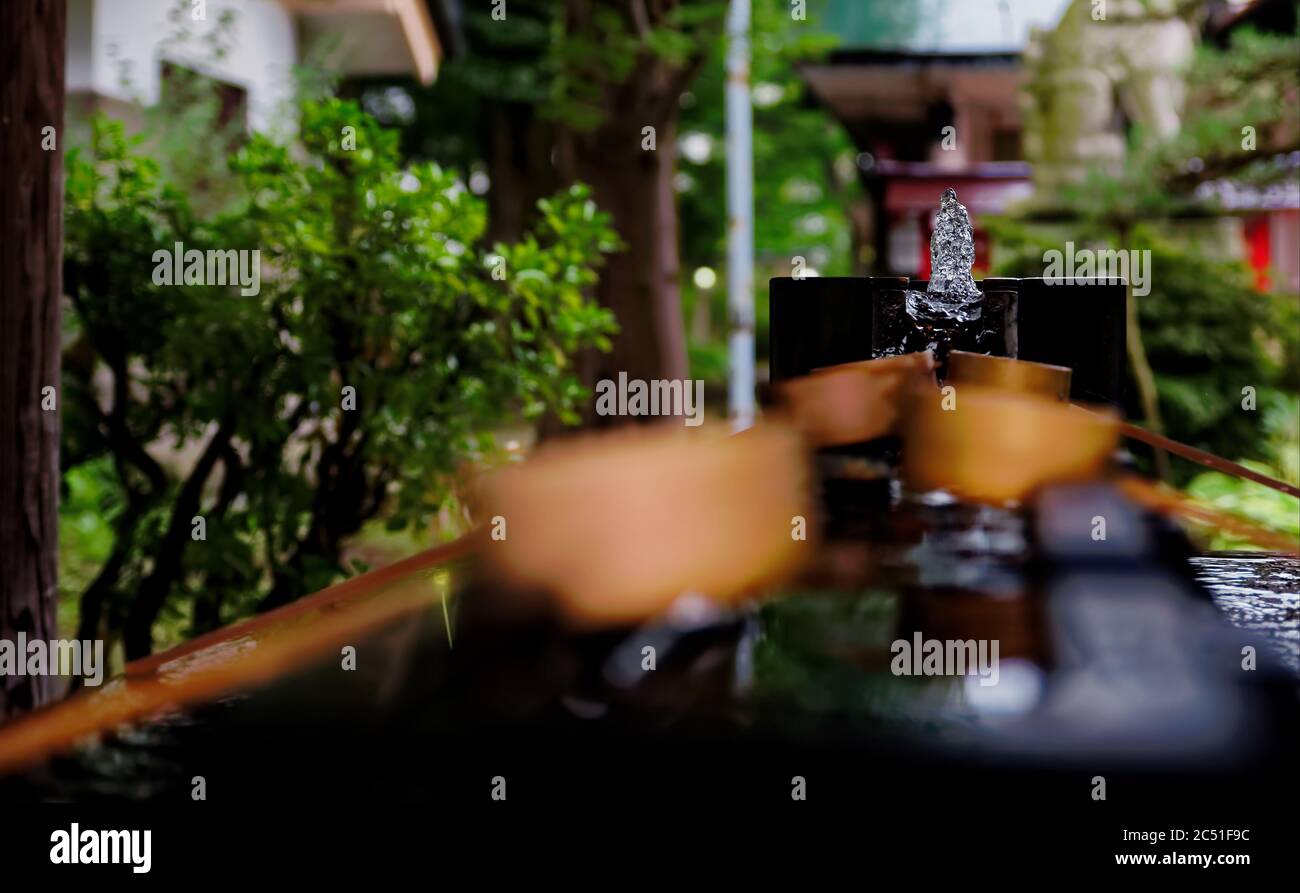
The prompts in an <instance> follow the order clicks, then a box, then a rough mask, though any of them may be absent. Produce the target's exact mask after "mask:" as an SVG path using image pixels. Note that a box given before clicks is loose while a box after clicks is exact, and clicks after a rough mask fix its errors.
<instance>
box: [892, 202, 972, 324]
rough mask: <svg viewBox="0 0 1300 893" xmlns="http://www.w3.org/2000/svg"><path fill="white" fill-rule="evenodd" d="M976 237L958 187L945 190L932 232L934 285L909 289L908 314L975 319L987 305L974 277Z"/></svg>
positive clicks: (925, 319) (921, 318)
mask: <svg viewBox="0 0 1300 893" xmlns="http://www.w3.org/2000/svg"><path fill="white" fill-rule="evenodd" d="M974 265H975V237H974V230H973V229H972V227H971V222H970V214H968V213H967V211H966V206H965V205H963V204H962V203H961V202H959V201H957V191H956V190H955V189H952V188H948V189H945V190H944V191H943V197H942V198H941V199H940V200H939V215H938V217H937V218H936V220H935V224H934V234H933V235H932V236H930V287H929V288H928V289H927V290H926V291H923V292H920V291H910V290H909V291H908V292H907V314H908V316H910V317H912V319H914V320H916V321H917V322H918V323H926V324H930V325H934V324H936V323H938V324H940V325H943V324H944V323H945V322H947V321H955V322H959V323H964V322H974V321H975V320H977V319H979V318H980V313H981V311H982V309H983V304H982V300H981V295H980V290H979V289H978V288H977V287H976V285H975V280H974V279H973V278H972V277H971V267H973V266H974Z"/></svg>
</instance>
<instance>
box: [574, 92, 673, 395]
mask: <svg viewBox="0 0 1300 893" xmlns="http://www.w3.org/2000/svg"><path fill="white" fill-rule="evenodd" d="M672 106H673V109H674V113H673V114H672V116H671V117H668V116H665V117H662V118H659V119H657V120H647V119H646V118H645V117H642V116H640V115H637V114H636V108H635V105H632V106H631V107H630V108H628V109H627V110H623V109H620V108H617V107H616V108H613V109H610V116H609V119H608V120H607V121H606V123H605V124H604V125H602V126H601V128H600V129H599V130H598V131H596V132H595V133H593V134H588V135H581V136H578V137H576V138H575V141H574V177H575V179H577V180H581V181H582V182H584V183H587V184H589V185H590V186H591V188H592V192H593V198H594V199H595V201H596V204H597V206H598V207H600V208H601V209H602V210H604V211H607V212H609V213H610V215H611V216H612V218H613V224H614V229H616V230H617V231H618V234H619V236H620V237H621V238H622V240H623V242H624V245H625V247H624V249H623V250H622V251H620V252H618V253H617V254H615V255H613V256H611V257H610V258H609V259H608V260H607V262H606V265H605V268H604V269H603V270H602V271H601V276H600V285H599V286H598V287H597V290H596V296H597V299H598V300H599V301H600V303H601V305H602V306H604V307H608V308H609V309H610V310H612V311H613V312H614V317H615V319H617V321H618V326H619V331H618V334H617V335H615V336H614V338H613V350H611V351H610V352H609V353H608V354H600V355H599V356H598V357H597V358H596V360H595V362H594V364H592V368H591V369H590V375H591V376H592V380H591V381H587V382H584V383H585V384H587V385H592V384H594V382H595V381H598V380H600V379H602V378H617V377H618V373H619V372H626V373H627V376H628V378H629V379H638V378H639V379H645V380H649V379H655V378H685V377H686V374H687V370H686V340H685V335H684V332H683V326H682V306H681V289H680V284H679V282H678V277H679V275H680V272H681V268H680V261H679V258H678V246H677V201H676V194H675V192H674V190H673V174H674V171H675V164H674V161H675V159H674V156H675V154H676V112H675V109H676V102H673V104H672ZM646 125H650V126H653V127H655V130H656V148H655V149H654V150H653V151H651V150H644V149H642V148H641V141H642V136H641V130H642V127H644V126H646Z"/></svg>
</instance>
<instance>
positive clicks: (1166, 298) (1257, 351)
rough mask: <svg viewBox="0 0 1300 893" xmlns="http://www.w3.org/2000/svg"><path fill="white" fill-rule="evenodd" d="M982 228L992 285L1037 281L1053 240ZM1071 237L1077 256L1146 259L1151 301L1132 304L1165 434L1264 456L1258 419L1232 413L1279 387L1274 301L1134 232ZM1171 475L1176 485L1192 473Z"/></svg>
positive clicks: (1232, 274)
mask: <svg viewBox="0 0 1300 893" xmlns="http://www.w3.org/2000/svg"><path fill="white" fill-rule="evenodd" d="M985 223H986V225H988V226H989V228H990V232H991V233H992V234H993V237H994V239H995V241H996V242H997V245H998V261H997V265H996V266H997V274H998V275H1005V276H1041V275H1042V272H1043V256H1044V252H1045V251H1047V250H1049V249H1056V250H1058V251H1059V250H1060V248H1061V242H1060V240H1059V238H1058V237H1057V236H1056V235H1049V234H1048V233H1049V231H1047V230H1044V229H1040V228H1036V227H1034V226H1032V225H1027V224H1024V223H1021V222H1012V221H1008V220H1005V219H1002V220H993V219H986V221H985ZM1053 232H1054V231H1053ZM1071 232H1072V233H1074V234H1075V237H1076V240H1077V242H1078V244H1080V245H1081V246H1083V245H1089V246H1092V245H1099V246H1105V247H1114V248H1118V247H1123V248H1131V249H1135V250H1138V251H1146V250H1149V251H1150V252H1151V267H1150V271H1151V272H1150V279H1151V292H1150V294H1148V295H1145V296H1142V297H1139V298H1137V299H1136V300H1137V307H1138V318H1139V322H1140V324H1141V327H1142V332H1143V337H1144V341H1145V346H1146V351H1147V358H1148V360H1149V362H1150V364H1151V367H1152V368H1153V369H1154V370H1155V372H1156V387H1157V391H1158V394H1159V399H1160V413H1161V417H1162V419H1163V421H1164V424H1165V433H1166V434H1168V435H1169V436H1170V437H1173V438H1174V439H1176V440H1181V441H1183V442H1185V443H1190V444H1194V445H1196V446H1199V447H1201V448H1202V449H1207V450H1210V451H1211V452H1215V453H1218V454H1220V455H1226V456H1233V457H1236V456H1243V455H1245V456H1249V457H1258V456H1262V455H1264V452H1263V451H1264V440H1265V433H1264V431H1263V429H1262V428H1261V426H1260V423H1259V422H1260V419H1259V416H1258V414H1256V413H1254V412H1249V411H1245V410H1243V409H1242V407H1241V400H1242V388H1244V387H1248V386H1249V387H1253V388H1255V389H1256V392H1257V393H1267V392H1269V391H1270V390H1273V389H1277V388H1279V387H1283V386H1284V385H1285V378H1284V375H1285V367H1283V366H1281V365H1280V364H1279V363H1278V362H1277V361H1276V360H1275V359H1273V356H1274V355H1279V354H1284V353H1285V351H1286V350H1287V348H1282V349H1281V350H1280V351H1279V350H1276V349H1270V342H1273V341H1274V340H1275V339H1276V338H1277V336H1278V327H1279V325H1281V324H1282V320H1281V319H1280V315H1279V312H1278V307H1279V306H1280V305H1281V301H1280V299H1276V298H1274V297H1272V296H1268V295H1260V294H1259V293H1257V292H1256V291H1255V290H1254V288H1253V287H1252V284H1251V277H1250V271H1249V270H1248V269H1246V267H1245V266H1244V265H1242V264H1238V263H1223V262H1218V261H1214V260H1211V259H1209V258H1207V257H1205V256H1204V255H1203V254H1201V253H1199V252H1196V251H1193V250H1187V249H1185V248H1183V247H1181V246H1178V245H1175V244H1173V243H1172V242H1171V241H1169V240H1168V239H1167V238H1163V237H1161V236H1160V235H1159V234H1158V232H1157V229H1156V227H1155V226H1146V225H1143V226H1138V227H1136V228H1135V229H1134V230H1133V232H1132V235H1131V237H1130V239H1129V240H1128V241H1126V242H1125V243H1124V244H1123V245H1122V246H1121V245H1119V244H1118V243H1117V241H1116V239H1115V236H1114V235H1113V234H1112V233H1109V232H1108V231H1107V230H1106V229H1105V228H1104V227H1097V226H1093V227H1088V226H1086V225H1085V226H1083V227H1080V228H1076V229H1072V230H1071ZM1274 346H1275V347H1276V345H1275V344H1274ZM1127 394H1128V401H1129V405H1128V406H1127V407H1126V409H1127V412H1128V414H1129V416H1130V417H1131V418H1141V417H1142V412H1141V407H1140V406H1139V405H1138V402H1137V387H1136V384H1135V383H1134V382H1133V381H1132V380H1131V377H1130V381H1129V382H1128V387H1127ZM1176 470H1177V471H1178V474H1179V477H1180V479H1183V480H1185V479H1186V478H1187V477H1188V476H1189V475H1190V474H1191V473H1192V472H1193V471H1194V470H1195V468H1194V467H1184V466H1182V465H1181V464H1180V465H1179V466H1177V468H1176Z"/></svg>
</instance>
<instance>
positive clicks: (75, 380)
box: [65, 99, 617, 628]
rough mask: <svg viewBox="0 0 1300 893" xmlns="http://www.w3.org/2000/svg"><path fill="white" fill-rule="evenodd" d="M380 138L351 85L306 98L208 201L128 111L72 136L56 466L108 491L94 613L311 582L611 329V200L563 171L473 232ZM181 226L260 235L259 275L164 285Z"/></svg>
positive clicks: (224, 607)
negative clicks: (606, 305) (114, 567)
mask: <svg viewBox="0 0 1300 893" xmlns="http://www.w3.org/2000/svg"><path fill="white" fill-rule="evenodd" d="M345 134H346V135H347V138H348V146H351V137H352V136H353V135H355V149H352V148H345V145H344V142H345ZM397 142H398V138H397V135H396V134H395V133H394V132H392V131H389V130H385V129H384V128H382V127H381V126H380V125H379V124H378V123H377V122H376V121H375V120H374V119H373V118H372V117H370V116H369V115H367V114H365V113H363V112H362V111H361V110H360V109H359V108H358V107H357V106H356V105H355V104H353V103H350V102H343V101H339V100H333V99H331V100H326V101H321V102H308V103H305V104H304V105H303V107H302V109H301V112H300V139H299V141H298V142H297V143H294V144H284V143H278V142H276V141H274V140H272V139H269V138H267V137H265V136H261V135H254V136H252V137H251V138H249V139H248V141H247V143H246V144H245V145H244V146H243V148H242V149H241V150H240V151H239V152H238V153H237V154H236V155H235V156H234V157H233V158H232V159H231V160H230V175H229V176H230V177H231V178H232V183H231V184H227V185H230V187H231V190H232V193H233V194H234V195H236V196H237V199H236V200H235V201H234V202H233V204H231V205H230V208H229V210H227V211H223V212H218V213H210V214H200V213H197V212H196V211H195V210H194V209H193V208H192V206H191V202H190V201H189V199H188V197H187V196H186V195H185V194H183V193H181V192H180V191H178V190H176V189H173V188H172V187H171V186H170V185H169V183H168V181H167V180H166V179H165V177H164V175H163V170H162V168H161V167H160V165H159V164H158V163H157V162H155V161H153V160H151V159H149V158H147V157H145V156H144V155H143V154H141V152H140V151H139V140H134V141H128V140H127V138H126V137H125V136H124V133H123V129H122V127H121V125H119V124H115V123H112V122H109V121H107V120H103V119H101V120H98V121H96V122H95V127H94V138H93V143H92V145H91V146H90V147H89V150H88V151H86V150H82V151H73V152H70V153H69V156H68V160H67V203H66V207H67V223H66V262H65V280H66V283H67V287H68V292H69V295H70V297H71V299H72V305H73V311H74V312H73V320H72V325H71V330H72V335H73V337H74V338H75V339H76V343H75V345H74V347H73V348H72V349H70V351H69V354H70V356H71V357H73V358H75V359H74V361H71V362H68V363H67V364H66V369H65V374H66V380H65V393H66V394H67V395H68V398H67V400H66V402H65V405H66V407H67V418H68V421H67V429H68V435H69V437H68V444H67V450H66V454H65V461H66V463H67V465H68V466H70V468H69V471H68V476H69V478H68V480H69V485H70V486H71V485H74V484H77V482H78V481H79V480H80V477H79V476H80V475H82V474H84V473H88V471H87V469H90V468H94V469H97V470H98V471H99V473H101V474H103V473H105V471H106V469H111V476H110V481H109V482H108V483H107V484H106V485H105V486H106V488H107V490H108V491H115V490H116V491H120V492H121V493H122V503H123V505H124V506H125V507H124V508H123V509H122V511H121V513H120V515H119V516H118V517H117V519H116V523H115V525H114V526H115V529H114V546H113V547H114V549H123V550H124V551H125V553H126V554H125V560H124V561H123V563H122V567H121V569H120V571H118V573H117V575H116V578H115V579H114V580H113V581H112V584H113V585H112V587H111V588H112V603H113V607H112V610H110V611H109V614H108V616H107V620H106V622H107V623H108V625H109V627H110V628H120V627H121V625H122V623H124V622H125V623H127V624H128V625H129V624H130V623H131V622H133V621H132V620H131V619H130V618H132V617H138V616H139V615H140V613H141V611H142V610H143V611H144V619H145V620H149V619H150V618H149V614H150V611H149V610H147V609H141V608H140V606H139V604H137V603H136V602H138V600H139V596H138V594H137V593H138V592H139V591H144V589H147V588H150V587H157V586H161V587H162V591H163V592H164V594H166V595H167V598H166V600H165V604H164V606H163V609H162V610H160V612H159V614H160V615H161V616H166V614H167V613H168V612H169V611H172V612H173V613H175V611H181V612H182V613H184V612H186V611H187V610H188V609H187V607H186V604H187V603H188V602H189V601H194V602H195V608H196V613H195V623H196V625H198V624H199V623H200V622H203V623H207V624H213V623H215V622H216V620H220V619H227V617H228V615H229V614H237V613H241V612H243V611H247V610H250V609H251V608H252V607H253V606H254V605H255V604H256V603H257V602H258V600H259V599H260V598H262V597H264V596H268V593H269V599H270V601H269V602H267V603H276V602H279V601H284V600H287V599H289V598H292V597H294V596H296V595H299V594H301V593H303V592H307V591H312V590H314V589H317V588H320V587H322V586H324V585H327V584H328V583H329V582H331V581H332V580H334V579H336V578H337V577H338V576H339V575H340V574H342V573H344V571H343V569H342V567H341V566H340V544H341V542H342V540H343V539H344V538H346V537H347V536H350V535H352V534H354V533H355V532H356V531H357V530H359V529H360V528H361V526H362V525H363V524H364V523H365V522H366V521H367V520H368V519H370V518H372V517H375V516H376V515H378V514H379V513H380V512H381V511H382V512H384V513H385V514H386V515H387V516H388V517H389V518H390V520H391V521H392V523H393V525H394V526H397V527H402V526H414V527H421V526H424V525H427V524H429V523H430V521H431V519H432V517H433V516H434V514H435V513H436V512H437V511H438V510H439V509H440V507H441V506H443V505H444V503H445V502H446V501H447V499H448V498H449V496H450V494H451V489H450V476H451V475H452V474H453V473H455V472H456V471H457V470H458V469H459V468H460V467H461V466H462V465H463V463H465V462H467V461H474V460H476V459H477V458H479V457H481V456H482V455H483V454H484V452H485V451H486V450H488V449H490V447H491V438H490V436H488V434H487V433H486V432H488V431H489V430H490V429H491V428H492V427H493V426H495V425H498V424H500V423H502V422H503V421H505V420H508V419H510V418H513V417H514V416H515V415H516V414H522V415H524V416H525V417H534V416H537V415H539V414H540V413H542V412H543V411H546V410H548V409H549V410H554V411H556V412H557V413H559V414H560V415H561V417H566V418H572V417H573V408H574V406H575V403H576V401H577V400H579V399H580V397H581V396H582V394H581V390H580V388H579V387H578V385H577V382H576V378H575V376H574V373H573V368H572V365H571V361H570V359H569V358H570V357H572V356H574V355H576V354H577V353H578V352H579V351H580V350H581V349H583V348H585V347H589V346H603V345H605V344H607V341H606V338H607V336H608V334H609V333H610V332H611V331H612V328H613V326H612V320H611V319H610V316H609V314H608V313H607V312H606V311H604V310H601V309H600V308H598V307H596V306H595V305H594V304H593V303H592V302H590V301H588V300H587V299H586V298H585V297H584V292H585V290H586V289H588V288H589V287H590V286H591V285H592V284H593V283H594V282H595V281H596V278H597V269H598V268H599V266H600V263H601V259H602V256H603V254H604V253H606V252H608V251H610V250H612V249H613V248H614V247H616V245H617V239H616V237H615V235H614V234H613V232H612V231H611V230H610V229H609V226H608V222H607V219H606V217H605V216H604V215H603V214H601V213H600V212H598V211H597V209H596V208H595V206H594V205H593V203H592V202H591V200H590V198H589V197H588V193H587V191H586V189H585V188H583V187H581V186H575V187H573V188H572V189H570V190H568V191H566V192H564V193H562V194H560V195H557V196H555V197H553V198H551V199H549V200H546V201H544V202H542V203H541V205H540V208H539V216H538V222H537V224H536V225H535V226H534V228H533V229H532V230H531V231H530V232H529V233H528V234H527V235H526V236H525V237H524V238H522V239H520V240H519V241H517V242H515V243H513V244H508V245H505V244H500V245H494V246H491V248H488V247H487V246H485V245H483V244H482V240H483V233H484V228H485V216H486V211H485V208H484V206H483V203H482V201H481V200H479V199H478V198H476V197H475V196H473V195H472V194H471V193H470V192H469V191H468V190H466V189H465V188H464V187H463V186H462V185H461V183H460V182H459V180H458V179H457V178H456V176H455V175H454V174H453V173H451V172H448V171H445V170H443V169H441V168H440V167H438V166H437V165H435V164H421V165H414V166H405V165H403V164H402V163H401V162H400V160H399V155H398V145H397ZM178 241H179V242H183V243H184V244H185V247H186V248H187V249H199V250H205V249H220V250H229V249H234V250H254V249H255V250H258V251H259V252H260V260H261V283H260V291H259V292H258V293H257V294H256V295H250V296H244V295H241V294H240V292H239V288H238V286H226V285H213V284H207V285H189V286H186V287H180V288H178V287H173V286H167V285H159V284H156V282H155V280H154V277H153V276H151V271H153V270H154V267H155V263H154V261H153V260H152V258H153V255H154V252H155V251H157V250H159V249H163V250H166V251H170V250H171V248H172V245H173V243H174V242H178ZM494 272H496V273H497V274H498V275H496V276H494ZM501 273H504V274H505V275H504V277H501V275H500V274H501ZM345 388H352V389H355V392H354V393H355V406H356V409H355V410H347V409H344V408H343V402H342V401H343V399H344V396H345V392H344V389H345ZM348 393H349V394H350V393H353V392H348ZM146 447H148V451H147V452H146V449H145V448H146ZM169 448H170V449H173V450H180V451H181V455H175V456H171V457H169V458H168V460H166V461H160V460H158V459H155V458H154V456H153V455H151V454H158V453H161V452H165V451H166V450H168V449H169ZM87 463H89V464H87ZM187 494H188V496H187ZM196 494H197V495H196ZM187 498H190V499H197V504H196V505H195V506H194V511H193V512H192V514H195V515H203V516H204V517H205V518H206V520H207V539H206V541H205V542H203V543H199V544H196V543H192V542H191V541H190V535H189V533H190V520H191V511H190V508H189V504H188V503H187V502H186V500H187ZM178 547H179V549H180V550H181V554H182V560H181V561H180V562H179V566H178V567H176V568H175V570H174V572H173V573H171V574H170V577H169V578H168V579H162V580H159V579H158V575H159V574H161V573H164V569H166V568H167V567H168V560H167V559H168V557H169V556H171V555H173V554H175V550H176V549H177V548H178ZM100 551H101V552H102V548H101V549H100ZM200 609H201V610H200ZM223 612H224V613H223ZM199 617H204V618H206V619H204V620H202V621H200V620H199ZM124 618H126V619H125V620H124Z"/></svg>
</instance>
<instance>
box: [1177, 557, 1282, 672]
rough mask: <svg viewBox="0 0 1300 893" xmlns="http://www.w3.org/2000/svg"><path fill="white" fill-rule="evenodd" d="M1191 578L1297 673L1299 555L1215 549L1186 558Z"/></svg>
mask: <svg viewBox="0 0 1300 893" xmlns="http://www.w3.org/2000/svg"><path fill="white" fill-rule="evenodd" d="M1192 567H1193V568H1194V569H1195V571H1196V579H1197V580H1198V581H1199V582H1200V583H1201V585H1203V586H1205V588H1207V589H1208V590H1210V593H1211V594H1212V595H1213V597H1214V603H1215V605H1216V606H1217V607H1218V608H1219V610H1220V611H1222V612H1223V614H1224V616H1226V617H1227V618H1228V620H1229V621H1230V622H1231V623H1232V624H1233V625H1234V626H1238V627H1241V628H1242V629H1250V630H1258V631H1260V632H1262V633H1264V634H1265V635H1267V636H1268V638H1269V639H1270V641H1272V642H1273V643H1274V644H1275V646H1276V647H1277V650H1278V653H1279V655H1280V656H1281V658H1282V660H1283V662H1284V663H1285V664H1286V665H1287V666H1288V667H1289V668H1290V669H1291V671H1292V672H1293V673H1295V674H1296V675H1297V676H1300V559H1297V558H1291V557H1288V556H1284V555H1283V556H1279V555H1266V554H1261V553H1258V552H1220V553H1215V554H1211V555H1203V556H1201V557H1199V558H1193V559H1192Z"/></svg>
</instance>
